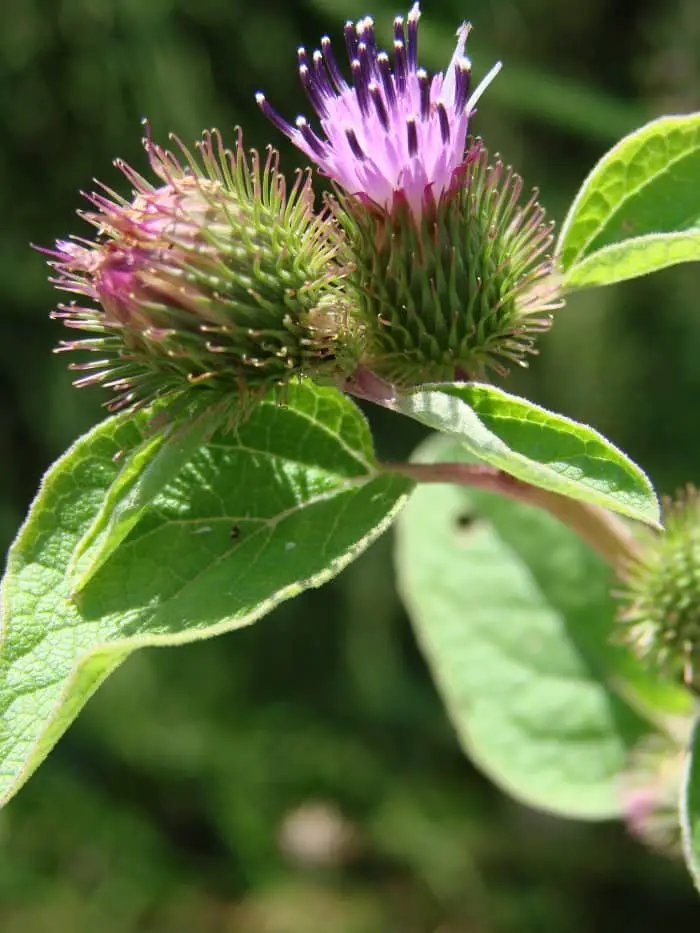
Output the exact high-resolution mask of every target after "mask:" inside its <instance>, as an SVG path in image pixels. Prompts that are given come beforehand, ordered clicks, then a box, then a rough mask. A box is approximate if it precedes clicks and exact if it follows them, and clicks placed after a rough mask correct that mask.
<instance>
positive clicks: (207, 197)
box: [50, 132, 345, 413]
mask: <svg viewBox="0 0 700 933" xmlns="http://www.w3.org/2000/svg"><path fill="white" fill-rule="evenodd" d="M145 147H146V151H147V153H148V157H149V161H150V165H151V168H152V170H153V172H154V174H155V175H156V177H157V182H156V184H155V185H154V184H151V183H150V182H148V181H147V180H146V179H145V178H143V177H141V176H140V175H139V174H138V173H137V172H135V171H134V170H133V169H132V168H130V167H128V166H127V165H125V164H123V163H120V162H118V163H117V165H118V167H119V168H120V169H121V170H122V172H123V173H124V175H125V176H126V177H127V179H128V180H129V181H130V183H131V184H132V186H133V189H134V190H133V196H132V198H131V199H130V200H125V199H123V198H121V197H119V196H118V195H116V194H114V192H112V191H110V190H109V189H106V188H104V189H103V192H102V193H93V194H91V195H88V200H89V202H90V204H91V205H92V209H91V210H90V211H88V212H86V213H84V215H83V216H84V217H85V218H86V219H87V220H88V221H89V222H90V223H91V224H93V225H94V226H95V227H96V229H97V237H96V239H95V240H94V241H88V240H82V239H77V238H76V239H70V240H60V241H58V242H57V244H56V247H55V249H54V250H52V251H50V255H51V257H52V259H51V263H50V264H51V265H52V266H53V268H54V270H55V278H54V279H53V281H54V283H55V284H56V285H58V287H59V288H62V289H64V290H66V291H69V292H73V293H76V294H78V295H80V296H82V297H83V298H86V299H88V303H87V304H85V305H83V304H82V303H80V304H79V303H77V302H71V303H70V304H68V305H62V306H60V308H59V310H58V311H57V312H55V313H54V316H55V317H57V318H60V319H62V320H63V322H64V323H65V324H66V325H67V326H68V327H71V328H75V329H77V330H82V331H87V332H88V333H90V334H92V335H93V336H91V337H87V338H85V339H80V340H72V341H66V342H64V343H63V344H62V346H61V347H59V349H65V350H90V351H94V352H96V353H98V354H99V359H96V360H94V361H92V362H88V363H76V364H73V366H72V368H74V369H78V370H84V371H85V375H83V376H82V378H80V379H79V380H78V382H77V384H80V385H87V384H90V383H99V384H102V385H104V386H106V387H107V388H109V389H111V391H112V393H113V395H112V400H111V402H110V403H109V407H110V409H112V410H117V409H123V408H136V407H139V406H141V405H144V404H147V403H148V402H150V401H152V400H154V399H155V398H161V397H164V396H165V397H171V396H179V397H180V398H181V399H184V401H185V402H189V401H197V402H198V403H199V402H202V401H204V400H208V401H219V400H220V401H221V402H223V403H230V405H229V409H230V410H231V411H234V412H238V413H240V412H243V411H245V410H246V408H247V406H248V405H249V404H250V403H251V402H253V401H254V400H255V399H257V398H259V397H260V395H261V394H262V393H264V392H266V391H268V390H269V389H270V388H272V387H275V386H279V385H284V384H285V383H286V382H288V381H289V380H290V379H292V378H294V377H297V376H299V375H306V374H309V375H314V376H317V377H319V376H324V374H325V373H326V372H328V374H329V377H330V378H331V379H332V378H335V374H336V373H337V371H338V367H339V366H341V363H340V361H339V359H338V354H337V352H336V350H337V344H338V336H339V335H340V334H341V332H342V330H343V321H344V317H345V315H344V312H343V298H342V282H343V278H344V275H345V271H344V269H343V267H342V266H341V265H340V264H339V263H338V261H337V257H338V253H339V249H340V245H341V237H340V235H339V233H338V230H337V225H336V224H335V223H334V222H333V221H332V220H331V219H330V217H329V216H328V214H327V212H325V213H322V214H321V215H317V214H315V213H314V211H313V195H312V191H311V187H310V180H309V178H308V174H306V175H303V174H298V176H297V179H296V183H295V184H294V186H293V187H292V189H291V191H289V192H287V190H286V184H285V180H284V178H283V177H282V175H280V173H279V171H278V168H277V155H276V153H275V152H274V151H272V150H270V151H269V153H268V157H267V160H266V162H265V163H264V165H261V164H260V160H259V157H258V155H257V153H255V152H253V153H252V154H251V155H247V154H246V153H245V152H244V149H243V144H242V139H241V135H240V133H239V135H238V139H237V145H236V147H235V149H234V150H233V151H230V150H227V149H225V148H224V145H223V143H222V140H221V137H220V136H219V134H218V133H216V132H215V133H206V134H204V136H203V139H202V141H201V143H200V144H199V146H198V149H199V158H198V159H195V158H194V157H193V156H192V155H191V154H190V153H189V152H188V151H187V150H186V149H184V147H181V149H182V153H181V155H180V157H179V158H178V157H176V156H175V155H174V154H173V153H171V152H168V151H166V150H164V149H161V148H160V147H159V146H157V145H155V144H154V143H153V142H152V141H151V139H150V136H149V138H147V139H146V140H145ZM205 396H206V399H205Z"/></svg>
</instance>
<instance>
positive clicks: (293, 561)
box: [0, 384, 412, 801]
mask: <svg viewBox="0 0 700 933" xmlns="http://www.w3.org/2000/svg"><path fill="white" fill-rule="evenodd" d="M288 394H289V399H288V407H287V408H280V407H278V406H277V405H275V404H274V403H273V402H272V401H265V402H263V403H262V404H261V405H260V406H259V407H258V408H257V409H256V411H255V413H254V414H253V416H252V417H251V418H250V420H249V421H247V422H245V423H244V424H243V425H241V426H240V427H239V428H238V430H237V431H236V432H233V433H229V434H223V433H220V434H216V435H214V436H213V437H212V439H211V440H210V441H209V442H208V443H207V444H206V445H204V446H200V447H198V448H197V449H196V450H194V451H193V452H192V455H191V457H190V459H189V460H188V461H187V462H186V463H184V464H183V465H182V468H181V469H180V471H179V472H178V473H177V475H176V476H175V477H174V478H173V479H171V481H170V482H169V483H168V484H167V485H166V486H165V488H163V489H162V490H161V491H160V493H159V494H157V495H156V497H155V499H154V500H153V502H152V504H151V506H150V507H147V508H145V509H142V510H141V511H140V512H139V518H138V521H137V523H136V524H135V525H134V526H133V527H131V529H130V530H129V532H128V534H127V535H126V537H124V538H123V540H121V542H120V543H119V546H118V547H117V548H116V549H113V550H112V551H111V553H110V554H109V556H108V557H107V558H106V560H105V561H104V562H103V563H101V565H100V567H99V569H98V570H97V571H96V573H95V574H94V575H93V576H91V577H90V579H89V580H88V581H87V583H86V585H85V586H83V587H82V588H81V589H80V591H79V592H78V593H76V592H75V587H74V579H72V578H71V577H70V576H69V575H68V573H67V571H68V568H69V566H70V565H71V564H72V563H74V560H73V556H74V553H75V551H76V548H78V547H82V548H83V549H84V548H85V541H86V537H85V536H86V534H88V533H89V532H90V531H91V530H94V529H95V527H96V520H97V519H98V517H104V516H103V513H102V511H101V509H102V505H103V503H104V502H105V501H114V497H113V496H111V495H110V490H111V489H112V486H113V484H115V483H117V484H118V485H119V487H120V488H121V489H128V488H131V489H134V486H133V483H134V481H135V480H134V476H133V472H132V467H133V464H134V459H133V457H131V458H130V457H129V453H130V452H133V451H134V450H135V448H137V447H138V446H139V445H141V444H142V443H143V441H142V437H141V434H140V432H139V427H143V425H144V417H137V418H132V419H131V420H128V419H125V418H122V419H111V420H109V421H106V422H104V423H103V424H101V425H99V426H98V427H97V428H95V429H94V430H93V431H91V432H90V433H89V434H88V435H86V436H85V437H83V438H81V439H80V440H79V441H78V442H77V443H76V444H75V445H74V447H72V448H71V449H70V450H69V451H68V452H67V453H66V454H65V455H64V457H62V458H61V460H59V461H58V462H57V463H56V464H55V465H54V466H53V467H52V468H51V469H50V470H49V472H48V474H47V475H46V477H45V479H44V482H43V483H42V486H41V489H40V491H39V494H38V496H37V498H36V500H35V502H34V504H33V505H32V508H31V511H30V514H29V517H28V519H27V521H26V523H25V525H24V526H23V528H22V529H21V531H20V533H19V536H18V538H17V540H16V541H15V543H14V545H13V547H12V549H11V551H10V555H9V560H8V566H7V572H6V575H5V578H4V580H3V583H2V588H1V591H0V598H1V600H2V602H1V606H2V618H3V641H2V649H1V652H0V724H1V725H0V801H5V800H7V799H8V798H9V797H10V796H11V795H12V794H13V793H15V792H16V791H17V789H18V788H19V787H20V786H21V784H22V783H23V782H24V781H26V779H27V778H28V777H29V775H30V774H31V773H32V771H33V770H34V769H35V768H36V767H37V766H38V765H39V764H40V762H41V761H42V760H43V758H45V757H46V755H47V754H48V752H49V751H50V750H51V748H52V746H53V745H54V744H55V742H56V741H57V740H58V738H59V737H60V735H61V734H62V733H63V732H64V731H65V729H66V728H67V727H68V726H69V724H70V723H71V721H72V720H73V719H74V718H75V716H76V715H77V714H78V712H79V711H80V709H81V707H82V706H83V705H84V703H85V702H86V701H87V699H88V698H89V696H90V695H91V694H92V693H93V692H94V690H95V689H97V687H98V686H99V685H100V683H102V681H103V680H104V679H105V678H106V677H107V676H108V675H109V673H111V671H113V670H114V669H115V667H117V665H118V664H120V663H121V662H122V661H123V660H124V659H125V658H126V657H127V656H128V655H129V654H130V653H131V652H132V651H134V650H135V649H137V648H140V647H143V646H146V645H171V644H178V643H183V642H187V641H191V640H193V639H197V638H204V637H208V636H210V635H214V634H218V633H220V632H225V631H228V630H231V629H235V628H238V627H240V626H243V625H248V624H250V623H252V622H254V621H255V620H257V619H258V618H260V617H261V616H262V615H264V614H265V613H267V612H269V611H270V610H271V609H272V608H273V607H274V606H276V605H277V604H278V603H280V602H281V601H282V600H284V599H288V598H290V597H292V596H295V595H297V594H298V593H300V592H301V591H302V590H304V589H306V588H308V587H312V586H319V585H321V584H322V583H324V582H325V581H326V580H328V579H330V578H331V577H332V576H334V575H335V574H336V573H338V572H339V571H340V570H341V569H342V568H343V567H344V566H345V565H346V564H347V563H349V562H350V561H351V560H352V559H353V558H354V557H355V556H357V554H359V553H360V552H361V551H362V550H364V549H365V548H366V547H367V546H368V545H369V544H370V543H371V542H372V541H373V540H374V539H375V538H376V537H377V536H378V535H379V534H381V533H382V531H384V529H385V528H387V527H388V525H389V524H390V523H391V521H392V519H393V517H394V515H395V514H396V512H397V511H398V510H399V509H400V507H401V505H402V504H403V502H404V499H405V496H406V494H407V493H408V492H409V491H410V489H411V488H412V483H411V482H410V481H409V480H407V479H405V478H404V477H401V476H399V475H396V474H391V473H383V472H381V471H380V469H379V468H378V466H377V464H376V463H375V460H374V455H373V451H372V442H371V436H370V434H369V431H368V428H367V425H366V422H365V420H364V418H363V416H362V414H361V413H360V411H359V409H358V408H357V407H356V406H355V405H354V404H353V403H352V402H350V401H349V400H347V399H345V398H344V397H343V396H342V395H341V394H340V393H339V392H337V391H336V390H333V389H319V388H316V387H313V386H311V385H308V384H303V385H298V386H291V387H290V389H289V393H288ZM154 449H155V448H154ZM163 449H164V448H163V447H161V448H160V450H163ZM141 450H142V451H143V450H145V448H141ZM120 452H121V453H122V455H126V458H127V459H126V461H125V466H126V470H127V473H128V474H129V475H128V476H127V477H126V479H125V477H124V476H123V475H120V468H119V464H118V463H117V462H115V455H116V454H118V453H120ZM153 452H154V451H153V450H152V451H151V454H153ZM155 456H156V457H157V456H158V454H157V452H156V454H155ZM137 459H138V458H137ZM149 463H150V464H153V463H154V460H153V458H152V457H151V459H150V460H149V457H148V456H145V457H144V460H143V464H142V465H145V466H146V469H148V464H149ZM166 472H167V471H166ZM130 484H131V485H130ZM155 485H156V486H157V485H158V484H155ZM123 501H124V500H123V499H120V498H119V497H117V499H116V502H117V508H119V503H121V502H123ZM119 534H121V531H120V532H119ZM95 540H96V541H97V543H98V546H100V547H101V546H102V544H101V541H102V538H101V537H100V535H99V534H98V536H97V538H96V539H95ZM85 553H86V554H88V555H89V553H90V552H89V551H88V552H85Z"/></svg>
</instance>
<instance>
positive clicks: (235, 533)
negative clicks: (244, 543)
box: [228, 525, 241, 541]
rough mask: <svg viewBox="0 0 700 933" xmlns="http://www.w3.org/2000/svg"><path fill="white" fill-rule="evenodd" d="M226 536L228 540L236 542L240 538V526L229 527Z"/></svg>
mask: <svg viewBox="0 0 700 933" xmlns="http://www.w3.org/2000/svg"><path fill="white" fill-rule="evenodd" d="M228 534H229V538H230V539H231V540H232V541H238V539H239V538H240V536H241V528H240V525H231V529H230V531H229V533H228Z"/></svg>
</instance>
